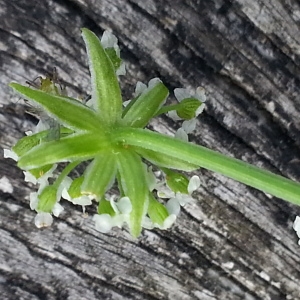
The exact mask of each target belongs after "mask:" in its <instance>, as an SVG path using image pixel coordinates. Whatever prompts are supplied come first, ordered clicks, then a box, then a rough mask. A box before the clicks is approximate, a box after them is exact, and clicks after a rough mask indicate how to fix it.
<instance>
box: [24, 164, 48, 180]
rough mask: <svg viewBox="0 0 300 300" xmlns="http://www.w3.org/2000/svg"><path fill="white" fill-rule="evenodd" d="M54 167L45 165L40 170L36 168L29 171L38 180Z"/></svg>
mask: <svg viewBox="0 0 300 300" xmlns="http://www.w3.org/2000/svg"><path fill="white" fill-rule="evenodd" d="M52 166H53V165H45V166H42V167H40V168H35V169H31V170H29V172H30V173H31V174H32V175H33V176H34V177H35V178H36V179H38V178H40V177H42V176H43V175H44V174H45V173H47V172H48V171H49V170H50V169H51V168H52Z"/></svg>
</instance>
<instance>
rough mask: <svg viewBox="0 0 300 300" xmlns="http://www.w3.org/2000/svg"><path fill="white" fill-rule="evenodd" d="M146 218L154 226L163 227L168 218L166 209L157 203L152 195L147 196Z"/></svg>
mask: <svg viewBox="0 0 300 300" xmlns="http://www.w3.org/2000/svg"><path fill="white" fill-rule="evenodd" d="M148 216H149V217H150V219H151V221H152V222H153V223H154V224H158V225H160V226H163V224H164V221H165V219H166V218H167V217H168V216H169V213H168V211H167V209H166V207H165V206H164V205H163V204H161V203H159V202H158V201H157V200H156V199H155V198H154V197H153V195H152V193H150V194H149V206H148Z"/></svg>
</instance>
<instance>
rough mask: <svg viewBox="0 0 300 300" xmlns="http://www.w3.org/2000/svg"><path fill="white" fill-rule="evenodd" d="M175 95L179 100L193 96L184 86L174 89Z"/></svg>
mask: <svg viewBox="0 0 300 300" xmlns="http://www.w3.org/2000/svg"><path fill="white" fill-rule="evenodd" d="M174 95H175V97H176V99H177V100H178V101H179V102H181V101H182V100H183V99H186V98H191V97H192V96H191V93H190V92H189V91H188V89H184V88H176V89H175V90H174Z"/></svg>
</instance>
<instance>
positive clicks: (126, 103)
mask: <svg viewBox="0 0 300 300" xmlns="http://www.w3.org/2000/svg"><path fill="white" fill-rule="evenodd" d="M130 102H131V99H130V100H127V101H124V102H123V106H124V107H126V106H127V105H128V104H129V103H130Z"/></svg>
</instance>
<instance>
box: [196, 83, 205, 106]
mask: <svg viewBox="0 0 300 300" xmlns="http://www.w3.org/2000/svg"><path fill="white" fill-rule="evenodd" d="M195 97H196V98H197V99H199V100H200V101H201V102H205V101H206V95H205V89H204V88H203V87H201V86H199V87H197V89H196V94H195Z"/></svg>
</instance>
